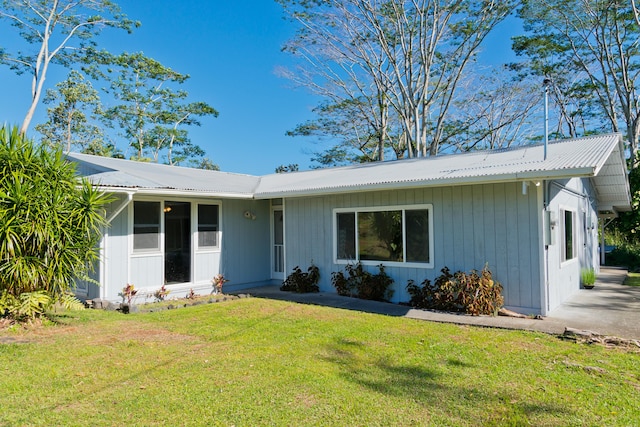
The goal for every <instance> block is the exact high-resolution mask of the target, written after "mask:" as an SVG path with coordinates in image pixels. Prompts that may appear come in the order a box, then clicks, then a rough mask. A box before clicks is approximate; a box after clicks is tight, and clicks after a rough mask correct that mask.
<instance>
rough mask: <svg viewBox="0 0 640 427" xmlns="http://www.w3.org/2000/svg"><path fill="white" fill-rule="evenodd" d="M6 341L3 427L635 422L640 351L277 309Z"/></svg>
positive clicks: (273, 305)
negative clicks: (11, 341) (634, 351)
mask: <svg viewBox="0 0 640 427" xmlns="http://www.w3.org/2000/svg"><path fill="white" fill-rule="evenodd" d="M58 321H59V322H60V323H59V324H58V325H55V326H48V327H40V328H36V329H33V330H27V331H17V332H10V331H4V332H0V342H2V341H3V339H4V340H5V341H7V340H16V341H20V343H14V344H0V389H1V390H2V393H0V425H2V426H5V425H6V426H23V425H25V426H26V425H28V426H45V425H46V426H49V425H67V426H84V425H92V426H112V425H132V426H136V425H140V426H156V425H157V426H160V425H181V426H198V425H203V426H209V425H223V426H227V425H235V426H254V425H340V426H342V425H362V426H364V425H367V426H368V425H403V426H410V425H434V426H476V425H488V426H491V425H496V426H497V425H536V426H571V425H574V426H584V425H593V426H601V425H611V426H613V425H635V424H636V423H637V421H638V417H639V416H640V398H639V396H640V372H639V371H638V369H637V367H638V365H639V363H640V354H638V353H631V352H626V351H623V350H620V349H607V348H604V347H598V346H587V345H583V344H575V343H571V342H565V341H561V340H559V339H558V338H556V337H553V336H549V335H544V334H538V333H530V332H521V331H504V330H493V329H486V328H474V327H465V326H457V325H449V324H438V323H431V322H424V321H418V320H412V319H405V318H395V317H388V316H380V315H374V314H367V313H360V312H354V311H347V310H340V309H335V308H328V307H317V306H310V305H300V304H294V303H290V302H282V301H271V300H265V299H256V298H249V299H239V300H234V301H227V302H223V303H217V304H207V305H199V306H193V307H187V308H181V309H179V310H167V311H158V312H152V313H139V314H131V315H122V314H119V313H114V312H103V311H94V310H89V311H84V312H80V313H73V314H66V315H63V316H60V317H59V318H58Z"/></svg>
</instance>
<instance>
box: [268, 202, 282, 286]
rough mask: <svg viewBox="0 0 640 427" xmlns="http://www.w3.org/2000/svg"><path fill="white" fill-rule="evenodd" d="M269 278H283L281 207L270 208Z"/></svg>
mask: <svg viewBox="0 0 640 427" xmlns="http://www.w3.org/2000/svg"><path fill="white" fill-rule="evenodd" d="M271 248H272V249H271V270H272V271H271V278H272V279H284V215H283V214H282V208H275V209H272V210H271Z"/></svg>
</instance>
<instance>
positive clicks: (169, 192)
mask: <svg viewBox="0 0 640 427" xmlns="http://www.w3.org/2000/svg"><path fill="white" fill-rule="evenodd" d="M95 187H96V188H97V189H98V190H100V191H104V192H107V193H114V194H122V193H125V194H129V193H131V192H133V193H135V194H142V195H154V196H176V197H206V198H224V199H253V198H254V197H253V194H249V193H224V192H212V191H189V190H175V189H169V188H140V187H136V188H132V187H110V186H104V185H96V186H95Z"/></svg>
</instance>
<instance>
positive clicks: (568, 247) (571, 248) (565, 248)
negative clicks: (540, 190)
mask: <svg viewBox="0 0 640 427" xmlns="http://www.w3.org/2000/svg"><path fill="white" fill-rule="evenodd" d="M574 216H575V214H574V213H573V212H572V211H567V210H563V211H562V221H563V222H562V227H563V239H562V261H569V260H571V259H573V258H575V257H576V255H575V241H574V240H575V239H574V236H575V233H574V223H575V219H574Z"/></svg>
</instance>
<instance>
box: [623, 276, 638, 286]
mask: <svg viewBox="0 0 640 427" xmlns="http://www.w3.org/2000/svg"><path fill="white" fill-rule="evenodd" d="M623 285H627V286H640V273H628V274H627V278H626V279H624V283H623Z"/></svg>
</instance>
